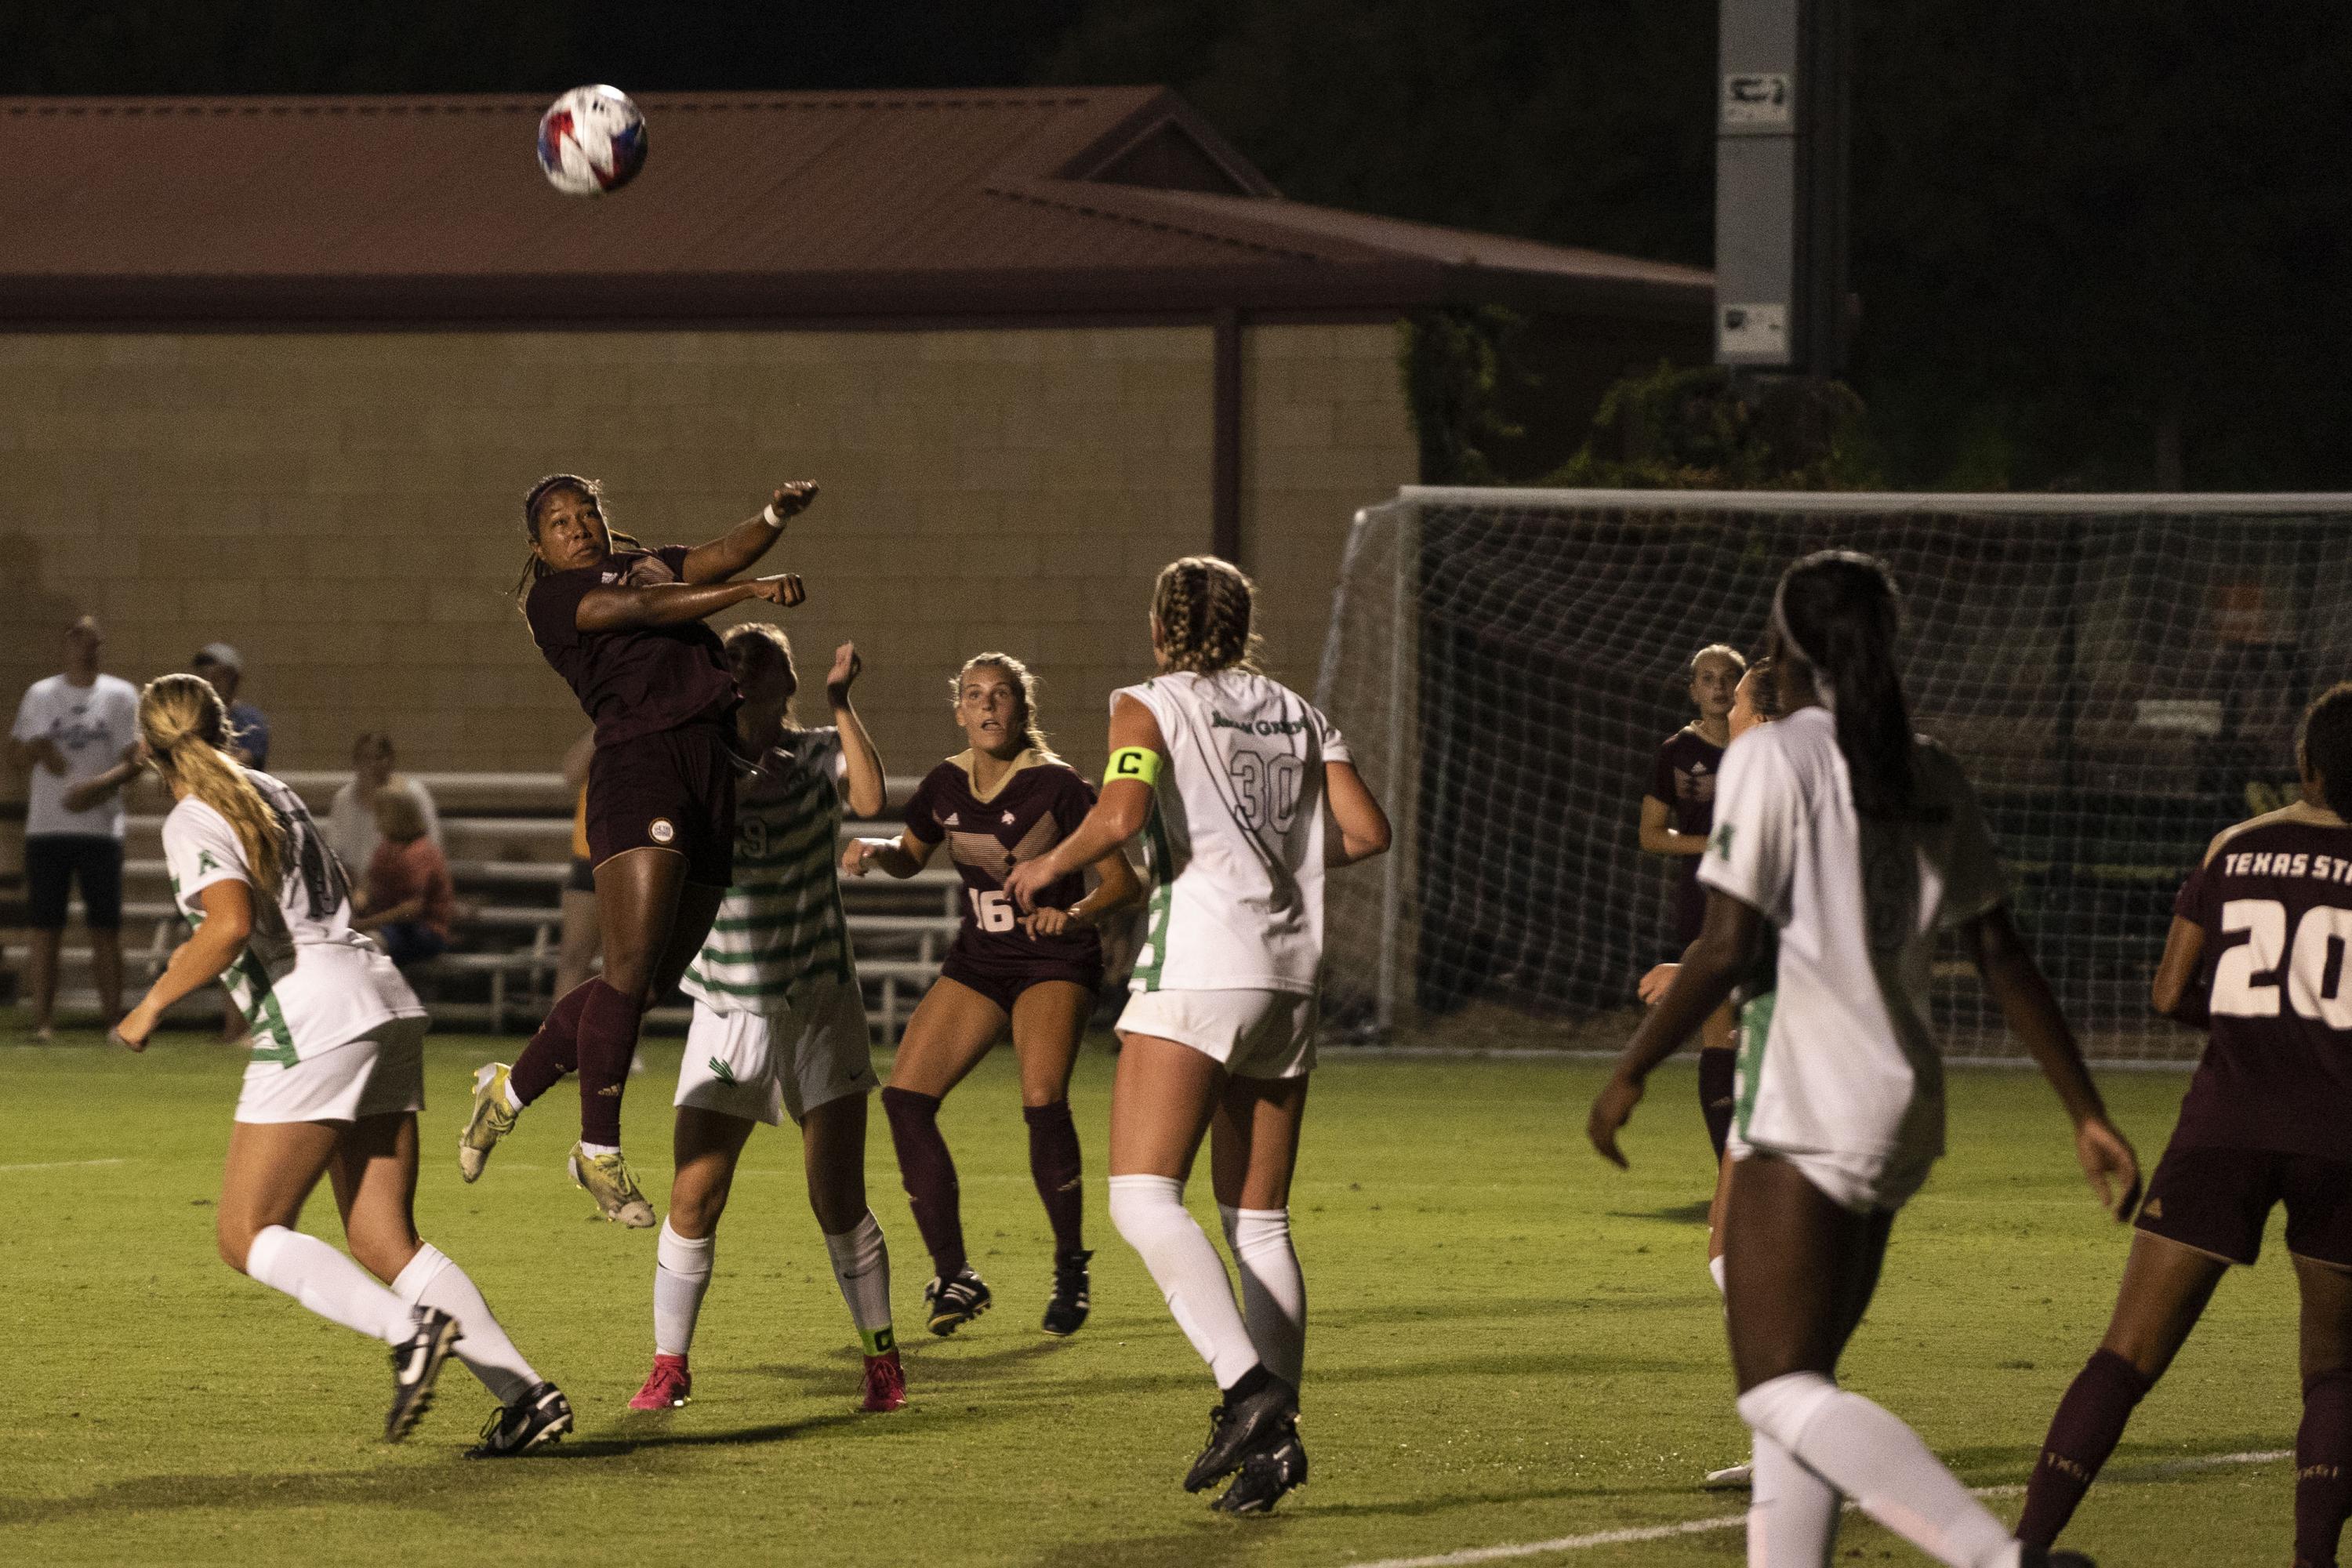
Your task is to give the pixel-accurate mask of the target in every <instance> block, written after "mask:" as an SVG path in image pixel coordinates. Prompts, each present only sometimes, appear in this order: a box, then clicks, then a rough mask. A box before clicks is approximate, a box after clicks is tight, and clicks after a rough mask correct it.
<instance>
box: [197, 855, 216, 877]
mask: <svg viewBox="0 0 2352 1568" xmlns="http://www.w3.org/2000/svg"><path fill="white" fill-rule="evenodd" d="M219 869H220V862H219V861H217V860H215V859H214V858H213V852H212V851H211V850H209V849H199V850H197V851H196V875H197V876H199V877H201V876H203V875H204V874H205V872H207V871H217V870H219Z"/></svg>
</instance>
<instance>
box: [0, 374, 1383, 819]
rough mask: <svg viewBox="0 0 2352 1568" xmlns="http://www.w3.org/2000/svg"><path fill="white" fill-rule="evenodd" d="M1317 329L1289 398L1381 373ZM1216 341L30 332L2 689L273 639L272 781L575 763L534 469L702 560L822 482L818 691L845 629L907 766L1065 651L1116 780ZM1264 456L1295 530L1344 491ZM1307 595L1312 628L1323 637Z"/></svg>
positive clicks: (1063, 686)
mask: <svg viewBox="0 0 2352 1568" xmlns="http://www.w3.org/2000/svg"><path fill="white" fill-rule="evenodd" d="M1345 335H1346V334H1345V333H1343V334H1341V337H1342V339H1344V338H1345ZM1297 341H1301V340H1297V339H1294V338H1293V337H1291V336H1289V335H1287V334H1286V333H1285V334H1280V335H1277V336H1276V337H1275V338H1271V339H1267V338H1261V339H1259V340H1258V342H1259V343H1260V345H1261V346H1260V348H1259V350H1258V352H1259V353H1261V354H1262V355H1269V356H1271V357H1268V358H1267V359H1266V362H1265V363H1267V364H1268V365H1269V366H1278V367H1279V374H1275V375H1271V376H1269V375H1267V374H1261V375H1260V376H1259V380H1260V381H1261V382H1262V383H1266V384H1270V385H1275V386H1278V387H1280V388H1282V389H1283V390H1282V392H1281V395H1280V396H1281V404H1280V405H1281V406H1285V407H1286V406H1288V405H1289V404H1290V403H1292V402H1294V401H1302V400H1307V399H1304V397H1303V394H1294V393H1292V392H1291V391H1290V390H1289V388H1290V387H1291V385H1292V384H1293V382H1294V381H1297V382H1298V383H1299V384H1301V385H1302V386H1303V385H1304V384H1306V383H1307V382H1311V381H1313V380H1314V379H1315V378H1316V377H1317V376H1318V374H1322V372H1320V371H1318V370H1317V369H1315V368H1313V366H1314V365H1322V366H1324V367H1325V368H1326V369H1328V368H1330V367H1332V366H1334V365H1337V364H1339V363H1351V362H1346V361H1345V359H1344V356H1340V357H1339V358H1337V359H1334V358H1333V357H1332V356H1331V355H1326V356H1325V359H1323V360H1318V361H1315V362H1312V364H1303V363H1296V362H1295V361H1294V359H1293V358H1292V357H1289V356H1287V355H1285V354H1282V353H1277V352H1276V351H1275V349H1274V348H1273V347H1272V345H1273V344H1274V343H1276V342H1280V343H1290V342H1297ZM1211 352H1212V351H1211V338H1210V332H1209V330H1208V329H1207V328H1206V327H1199V328H1183V327H1171V328H1122V329H1116V330H1112V329H1104V330H1052V331H1043V330H1041V331H926V332H882V331H873V332H755V331H737V332H645V333H595V334H589V333H520V332H451V333H382V334H371V333H339V334H306V333H260V334H234V333H219V334H185V335H179V334H145V335H103V334H57V335H24V336H0V473H5V482H0V551H5V558H6V560H7V562H8V563H9V564H8V571H7V573H6V574H5V584H0V626H5V627H7V628H8V630H7V632H6V634H5V639H0V696H5V699H6V700H7V701H8V702H9V703H10V704H11V705H12V710H13V703H14V701H15V699H16V693H18V692H20V691H21V690H22V689H23V688H24V686H25V684H26V682H27V681H29V680H31V679H35V678H36V677H37V676H39V675H42V674H46V673H48V672H50V671H51V670H52V669H54V668H55V667H56V664H57V654H58V637H57V630H56V628H58V627H60V626H62V624H63V622H64V621H65V620H66V619H67V618H68V616H71V615H73V614H76V613H79V612H80V611H83V610H94V611H96V612H97V613H99V614H100V615H101V616H103V617H104V618H105V621H106V625H107V629H108V634H109V638H110V647H109V658H108V668H110V669H111V670H114V671H115V672H117V673H120V674H122V675H124V676H127V677H131V678H133V679H143V678H145V677H147V676H150V675H152V674H155V673H157V672H159V671H162V670H163V669H167V668H180V667H181V666H182V665H183V663H184V660H185V659H186V658H187V655H188V654H189V652H190V651H192V650H193V649H194V647H197V646H198V645H199V644H201V643H204V642H206V641H209V640H211V639H214V638H225V639H226V640H228V641H231V642H234V643H236V645H237V646H238V647H241V648H242V649H243V650H244V652H245V654H246V657H247V665H248V669H247V689H246V692H245V695H246V696H247V697H248V698H249V699H250V700H254V701H256V702H257V703H259V704H260V705H261V706H262V708H263V709H264V710H267V711H268V713H269V714H270V716H271V718H272V720H273V721H274V723H275V726H276V750H275V752H274V753H273V757H272V761H273V763H276V764H277V765H278V766H282V767H289V768H294V767H332V766H340V765H341V764H342V763H343V762H344V761H345V759H346V757H347V755H348V749H349V744H350V739H351V737H352V734H353V733H355V732H356V731H361V730H363V729H388V730H390V731H393V732H394V735H395V736H396V737H397V738H398V740H399V742H400V746H401V752H402V760H403V763H404V765H407V766H411V767H415V768H417V769H450V768H479V769H541V768H551V767H553V766H554V765H555V763H556V762H557V760H558V758H559V757H560V756H561V754H562V751H563V748H564V746H565V745H566V743H567V742H569V741H570V739H571V738H572V735H573V733H574V732H575V731H577V730H578V729H579V728H580V726H581V723H582V721H581V719H580V717H579V713H578V710H577V708H576V706H575V705H574V704H573V702H572V699H571V696H570V694H569V693H568V692H567V691H566V690H565V689H563V687H562V683H561V682H560V681H559V680H558V679H556V677H555V676H554V675H553V673H552V672H551V671H550V670H549V669H548V668H546V666H545V665H544V664H543V663H542V662H541V659H540V658H539V656H538V653H537V652H536V650H535V649H534V648H533V647H531V645H530V639H529V637H528V636H527V635H526V634H525V632H524V630H523V626H522V623H521V621H520V619H519V618H518V617H517V616H516V615H515V614H514V611H513V610H512V608H511V607H510V605H509V603H508V601H507V599H506V597H505V591H506V589H507V588H508V586H509V584H511V582H512V581H513V578H514V574H515V571H516V568H517V566H518V564H519V563H520V558H521V553H522V546H521V543H520V533H519V521H518V516H517V505H518V502H519V501H520V498H521V494H522V492H523V490H524V489H526V488H528V486H529V485H530V482H531V480H533V479H536V478H537V477H538V476H539V475H541V474H542V473H545V472H548V471H550V470H552V469H557V468H572V469H577V470H580V471H583V472H586V473H590V474H593V475H596V476H598V477H600V478H602V479H604V480H605V481H606V483H607V486H608V489H609V494H610V499H611V510H612V513H613V516H614V520H615V521H616V522H618V523H619V524H621V525H622V526H624V527H626V528H628V529H630V530H631V531H635V532H637V533H638V534H640V535H641V536H642V537H644V538H645V539H646V540H647V541H648V542H694V541H698V540H701V539H704V538H707V537H709V536H711V535H713V534H715V533H718V532H719V531H723V530H724V529H725V528H727V527H729V526H730V525H731V524H733V523H734V522H736V521H739V520H740V519H741V518H742V517H744V516H745V515H747V514H748V513H749V512H750V511H751V510H755V509H756V507H757V506H758V505H759V504H760V502H761V501H762V500H764V499H765V495H766V492H767V490H768V489H770V488H771V487H772V485H773V484H775V483H777V482H779V481H781V480H783V479H795V478H803V477H806V478H813V479H817V480H819V481H821V482H822V483H823V485H824V492H825V493H824V499H823V500H821V501H820V502H819V504H818V507H817V509H816V510H814V512H812V513H811V514H810V515H809V516H808V517H807V518H806V519H805V520H803V521H801V522H799V523H796V524H795V525H794V527H793V531H792V532H791V533H790V534H789V535H788V536H787V538H786V540H785V542H784V543H783V544H782V546H780V547H779V549H778V550H777V551H776V552H774V553H773V554H772V556H771V557H770V562H769V564H770V566H771V568H773V569H781V568H787V567H788V568H791V569H793V570H797V571H800V572H802V573H803V574H804V575H805V576H806V577H807V578H808V581H809V593H810V599H809V603H808V605H806V606H805V607H804V608H803V609H802V610H800V611H797V612H793V614H791V615H790V616H787V617H786V620H787V624H788V625H789V626H790V627H791V628H792V630H793V635H794V638H795V641H796V643H797V644H798V646H799V647H800V648H801V650H802V664H803V677H804V679H807V680H808V681H809V682H810V683H811V685H812V686H814V683H815V682H816V681H817V680H818V679H821V677H822V674H823V671H824V664H825V661H826V659H827V658H828V657H829V654H830V651H831V649H832V647H834V645H835V642H836V641H837V640H838V639H840V638H842V637H856V639H857V640H858V643H859V645H860V647H862V648H863V649H864V650H865V652H866V658H867V668H868V672H869V673H868V675H867V679H866V684H865V686H864V687H863V689H862V700H861V703H860V706H861V708H862V710H864V711H865V712H866V715H867V718H868V721H869V722H870V723H871V725H872V726H873V728H874V730H875V731H876V733H877V739H878V740H879V742H880V743H881V745H882V748H883V752H884V756H885V759H886V761H887V762H888V763H889V764H890V765H891V767H892V769H893V770H894V771H897V772H916V771H919V770H920V769H921V768H923V767H924V766H927V765H928V764H929V763H931V762H933V761H935V760H936V759H937V758H939V757H940V756H941V755H943V754H945V753H946V752H949V751H950V750H951V749H954V747H955V745H956V744H957V738H956V736H955V734H954V733H953V731H951V730H950V727H949V725H948V722H947V717H946V713H945V710H944V707H943V704H942V702H941V697H942V694H943V692H944V691H945V689H946V683H947V679H948V677H949V676H950V674H951V673H952V672H953V670H954V668H955V665H956V663H957V661H958V660H959V659H960V658H961V657H962V656H964V655H965V654H967V653H970V652H972V651H975V650H977V649H979V648H982V647H1005V648H1009V649H1011V650H1013V651H1014V652H1016V653H1019V654H1021V655H1022V656H1023V657H1024V658H1029V659H1030V660H1032V661H1033V662H1034V665H1035V667H1036V668H1038V669H1039V671H1040V672H1041V674H1043V675H1044V677H1045V679H1046V682H1047V688H1046V699H1045V700H1046V718H1047V720H1048V722H1049V723H1050V724H1051V726H1052V727H1053V728H1054V729H1055V731H1056V733H1057V734H1058V735H1059V736H1060V737H1061V738H1062V739H1063V740H1064V741H1065V742H1066V743H1067V746H1068V749H1069V751H1070V753H1071V754H1072V756H1073V758H1074V759H1075V760H1078V761H1081V762H1082V763H1087V765H1089V766H1098V765H1099V761H1100V757H1101V753H1102V735H1103V716H1104V704H1105V700H1106V698H1107V695H1108V692H1109V690H1110V689H1112V688H1113V687H1114V686H1117V685H1118V684H1121V683H1123V682H1125V681H1128V680H1132V679H1139V677H1140V676H1141V675H1142V674H1144V673H1146V672H1147V671H1148V668H1149V663H1150V653H1149V645H1148V643H1147V641H1146V634H1145V631H1144V620H1143V617H1144V609H1145V604H1146V600H1147V595H1148V592H1149V587H1150V579H1151V574H1152V573H1153V571H1154V570H1155V569H1156V568H1157V567H1158V566H1159V565H1160V563H1162V562H1163V561H1165V560H1167V559H1168V558H1170V557H1171V556H1172V555H1175V554H1178V553H1181V552H1186V551H1193V550H1203V549H1206V548H1207V547H1208V543H1209V528H1210V521H1209V520H1210V497H1209V486H1210V458H1211V453H1210V433H1211V417H1210V405H1209V398H1210V384H1211V365H1210V361H1211ZM1375 357H1376V356H1375ZM1375 379H1378V378H1377V377H1376V378H1375ZM1385 379H1386V381H1387V382H1391V383H1392V382H1393V381H1394V379H1395V377H1394V375H1393V374H1392V373H1391V374H1388V375H1387V376H1386V378H1385ZM1267 450H1268V452H1269V453H1270V454H1275V453H1278V454H1282V457H1281V458H1280V460H1279V461H1276V462H1274V463H1273V467H1272V471H1270V472H1269V473H1268V475H1267V481H1268V482H1267V483H1266V484H1265V487H1264V489H1265V497H1266V501H1267V504H1268V505H1269V506H1271V507H1273V508H1274V509H1276V510H1275V515H1276V516H1277V517H1278V518H1279V519H1280V520H1281V522H1280V526H1282V527H1283V528H1285V529H1289V528H1292V527H1296V526H1299V524H1298V523H1297V522H1296V521H1294V519H1306V518H1312V517H1313V515H1314V513H1315V512H1316V511H1317V510H1318V508H1319V507H1320V506H1321V505H1322V500H1321V495H1320V494H1319V493H1318V492H1317V491H1316V490H1315V489H1314V486H1313V484H1311V483H1308V482H1307V479H1306V476H1305V474H1304V471H1303V470H1299V471H1294V470H1295V469H1296V468H1297V464H1296V463H1295V462H1294V461H1293V459H1292V458H1290V457H1289V456H1288V454H1290V453H1291V451H1292V447H1290V446H1288V445H1284V444H1280V443H1272V444H1269V446H1268V447H1267ZM1316 460H1317V461H1318V462H1319V461H1322V460H1324V459H1323V458H1317V459H1316ZM1315 471H1316V472H1317V473H1320V472H1321V470H1320V469H1317V470H1315ZM1314 482H1315V483H1322V484H1324V485H1325V489H1326V490H1328V489H1329V485H1328V481H1326V480H1319V479H1318V480H1316V481H1314ZM1342 515H1344V514H1342ZM1302 550H1303V545H1302V544H1301V543H1299V542H1295V541H1290V540H1287V539H1286V542H1284V544H1283V546H1282V552H1281V554H1280V555H1279V556H1278V557H1277V558H1276V559H1277V560H1278V561H1279V562H1281V563H1288V562H1290V561H1292V560H1294V559H1297V558H1298V557H1299V555H1300V553H1301V552H1302ZM1291 592H1292V591H1291V590H1289V589H1287V588H1286V589H1285V591H1284V604H1285V605H1286V608H1285V609H1284V610H1283V615H1282V619H1281V621H1280V627H1281V631H1282V635H1283V636H1284V637H1285V638H1286V640H1287V639H1288V638H1290V637H1291V636H1292V627H1293V626H1294V625H1295V624H1296V625H1307V624H1310V623H1312V622H1313V621H1314V620H1315V616H1313V615H1311V614H1308V613H1307V612H1306V611H1305V610H1304V609H1303V608H1299V607H1297V606H1291V605H1290V595H1291ZM1301 592H1304V590H1301ZM1316 636H1317V637H1318V640H1319V631H1318V632H1317V634H1316ZM1307 668H1310V669H1311V668H1312V662H1311V658H1310V659H1309V661H1308V663H1307ZM822 702H823V699H822V694H821V693H819V694H817V706H818V707H820V708H821V707H822ZM0 794H5V795H10V796H13V797H16V798H21V794H22V780H21V779H18V778H13V777H11V778H7V779H5V780H0Z"/></svg>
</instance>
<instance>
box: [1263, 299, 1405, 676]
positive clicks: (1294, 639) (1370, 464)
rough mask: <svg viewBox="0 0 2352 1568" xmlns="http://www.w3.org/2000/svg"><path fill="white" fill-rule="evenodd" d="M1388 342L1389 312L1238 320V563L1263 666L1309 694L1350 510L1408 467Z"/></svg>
mask: <svg viewBox="0 0 2352 1568" xmlns="http://www.w3.org/2000/svg"><path fill="white" fill-rule="evenodd" d="M1397 348H1398V342H1397V329H1396V326H1395V324H1394V323H1392V322H1379V323H1367V324H1361V325H1347V326H1254V327H1249V328H1246V329H1244V345H1243V377H1242V380H1243V394H1242V406H1243V408H1244V424H1243V431H1244V439H1243V456H1242V484H1243V491H1244V494H1243V505H1242V518H1243V522H1242V564H1243V565H1244V566H1245V567H1246V568H1247V569H1248V570H1249V573H1250V574H1251V575H1252V576H1254V577H1255V578H1256V579H1257V581H1258V589H1259V603H1258V632H1259V635H1260V636H1261V637H1264V638H1265V645H1266V647H1265V654H1266V667H1267V669H1268V670H1269V672H1270V673H1272V674H1274V675H1276V676H1278V677H1280V678H1281V679H1284V680H1286V681H1287V682H1289V683H1290V684H1291V685H1293V686H1296V687H1297V688H1298V689H1301V690H1303V691H1306V692H1308V693H1310V694H1311V693H1312V692H1313V690H1314V689H1315V678H1316V672H1317V669H1318V666H1319V664H1320V662H1321V659H1322V657H1323V637H1324V633H1325V630H1326V629H1327V628H1328V626H1329V623H1330V616H1331V593H1332V590H1333V589H1334V588H1335V587H1337V586H1338V584H1339V559H1340V554H1341V552H1342V551H1343V550H1344V549H1345V547H1346V545H1347V542H1348V528H1349V523H1350V521H1352V520H1353V519H1354V517H1355V514H1356V509H1357V508H1359V507H1362V506H1368V505H1370V504H1371V503H1373V502H1375V501H1381V500H1388V499H1389V498H1391V497H1392V496H1394V495H1395V494H1396V492H1397V487H1398V486H1400V485H1409V484H1412V483H1413V482H1414V480H1415V479H1416V478H1417V475H1416V472H1415V469H1416V465H1417V460H1418V459H1417V456H1416V450H1415V447H1414V443H1413V437H1412V422H1411V420H1410V418H1409V417H1408V416H1407V413H1406V409H1405V401H1404V385H1403V378H1402V376H1401V375H1400V374H1398V371H1397Z"/></svg>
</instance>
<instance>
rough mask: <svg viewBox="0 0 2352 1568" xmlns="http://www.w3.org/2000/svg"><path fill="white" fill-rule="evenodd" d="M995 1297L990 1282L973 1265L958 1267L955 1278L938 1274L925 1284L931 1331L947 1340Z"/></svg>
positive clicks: (925, 1305)
mask: <svg viewBox="0 0 2352 1568" xmlns="http://www.w3.org/2000/svg"><path fill="white" fill-rule="evenodd" d="M992 1302H993V1299H992V1297H991V1296H990V1295H989V1293H988V1282H987V1281H986V1280H984V1279H982V1278H981V1277H980V1276H979V1275H977V1274H975V1273H973V1272H972V1271H971V1269H970V1268H959V1269H957V1270H956V1276H955V1278H954V1279H940V1278H939V1277H938V1276H937V1275H933V1276H932V1277H931V1282H930V1283H929V1284H928V1285H926V1286H924V1287H923V1310H924V1312H925V1313H926V1315H927V1316H928V1318H929V1323H928V1325H927V1326H928V1327H929V1329H930V1331H931V1332H933V1333H935V1334H937V1335H939V1336H940V1338H941V1339H945V1338H947V1337H948V1335H950V1334H951V1333H954V1332H955V1331H957V1330H958V1329H960V1328H962V1327H963V1326H964V1325H965V1324H966V1323H969V1322H971V1321H972V1320H973V1319H974V1318H977V1317H979V1316H980V1315H981V1314H982V1312H985V1311H987V1310H988V1309H989V1307H990V1306H991V1305H992Z"/></svg>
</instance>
